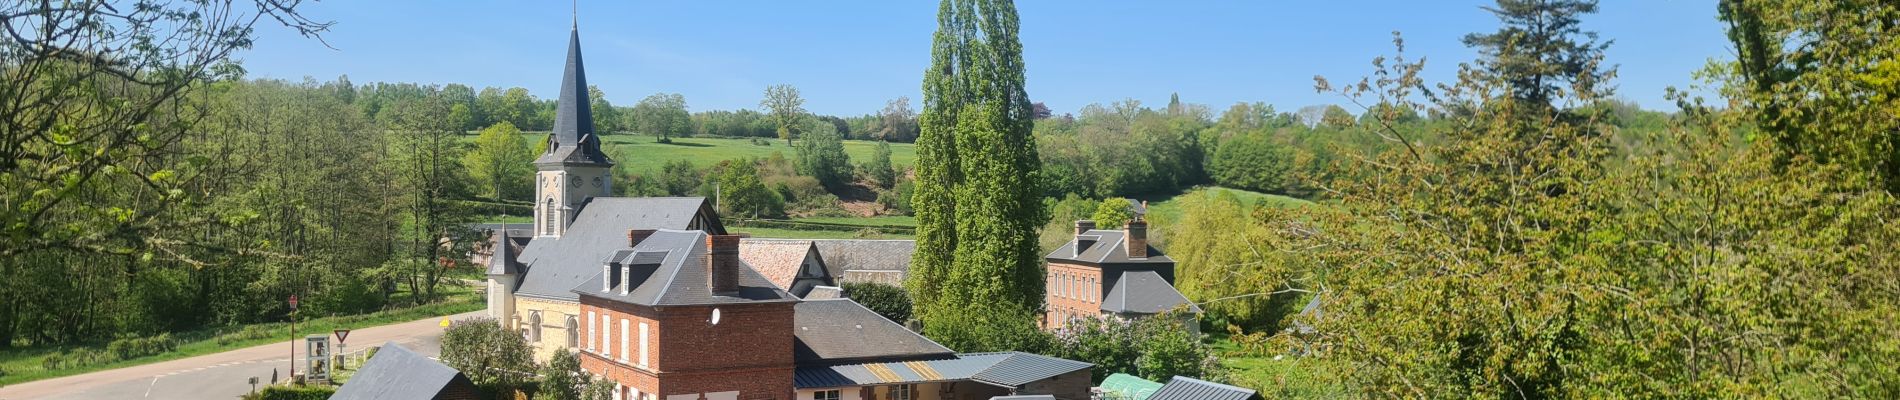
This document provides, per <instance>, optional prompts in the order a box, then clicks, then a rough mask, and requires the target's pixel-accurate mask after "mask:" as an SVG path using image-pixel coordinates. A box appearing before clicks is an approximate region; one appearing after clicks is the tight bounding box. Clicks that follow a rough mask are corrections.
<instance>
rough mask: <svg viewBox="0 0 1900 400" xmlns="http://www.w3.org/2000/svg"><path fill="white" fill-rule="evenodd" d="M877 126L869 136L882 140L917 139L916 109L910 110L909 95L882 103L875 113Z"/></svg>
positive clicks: (907, 140)
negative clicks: (882, 106)
mask: <svg viewBox="0 0 1900 400" xmlns="http://www.w3.org/2000/svg"><path fill="white" fill-rule="evenodd" d="M877 121H878V122H879V126H878V129H877V131H876V132H874V133H872V135H871V138H873V139H879V140H884V141H894V142H909V141H913V140H917V111H915V110H911V108H910V98H909V97H898V98H896V99H892V100H891V101H890V102H889V103H885V104H884V109H883V110H879V111H878V113H877Z"/></svg>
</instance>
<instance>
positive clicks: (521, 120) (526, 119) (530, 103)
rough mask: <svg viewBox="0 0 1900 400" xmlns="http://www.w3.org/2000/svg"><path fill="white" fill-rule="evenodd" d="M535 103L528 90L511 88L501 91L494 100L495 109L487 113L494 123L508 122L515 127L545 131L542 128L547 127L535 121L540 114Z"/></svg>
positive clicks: (539, 109)
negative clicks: (491, 115) (490, 114)
mask: <svg viewBox="0 0 1900 400" xmlns="http://www.w3.org/2000/svg"><path fill="white" fill-rule="evenodd" d="M537 103H538V101H537V100H535V98H534V95H533V94H529V93H528V89H526V88H519V87H513V88H508V89H507V90H506V91H503V92H502V93H501V97H499V98H497V99H496V104H494V107H495V108H494V109H490V110H487V112H490V113H493V114H494V120H495V122H501V121H508V122H509V123H512V124H515V126H516V127H520V128H524V129H528V130H543V131H544V130H547V129H545V128H544V127H546V126H547V125H545V124H541V123H538V122H537V121H536V120H537V119H539V117H538V116H537V114H540V113H541V107H540V105H539V104H537ZM537 128H542V129H537Z"/></svg>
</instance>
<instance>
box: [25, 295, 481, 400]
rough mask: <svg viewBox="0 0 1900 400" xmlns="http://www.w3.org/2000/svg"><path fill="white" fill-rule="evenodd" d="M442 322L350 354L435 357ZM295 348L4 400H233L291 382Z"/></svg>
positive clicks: (386, 329) (370, 340)
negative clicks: (377, 350)
mask: <svg viewBox="0 0 1900 400" xmlns="http://www.w3.org/2000/svg"><path fill="white" fill-rule="evenodd" d="M482 313H483V312H482V311H475V312H470V313H465V314H457V315H452V316H449V317H447V318H449V319H453V320H461V319H465V318H471V317H475V316H479V315H481V314H482ZM442 318H443V317H434V318H429V319H424V320H417V321H410V322H404V323H400V324H392V325H383V326H377V327H371V328H362V329H356V330H354V331H351V332H350V336H349V340H348V342H347V343H348V344H349V347H348V348H347V349H346V350H347V351H348V352H356V351H359V350H360V349H362V348H365V347H367V346H374V345H381V344H383V343H385V342H391V341H394V342H396V343H397V344H400V345H402V346H403V347H408V348H409V349H411V350H415V351H416V352H418V353H421V354H423V355H428V356H434V355H436V354H440V353H441V351H442V345H441V342H440V338H441V336H442V327H441V325H440V324H441V322H442ZM312 333H314V332H312ZM295 346H296V355H295V356H294V357H295V358H296V359H298V360H302V359H303V355H304V349H303V346H304V345H303V343H302V339H298V340H297V342H296V343H295ZM291 347H292V343H291V342H277V343H274V344H268V345H262V346H257V347H250V348H244V349H238V350H232V351H227V352H223V353H216V354H207V355H202V356H197V357H192V358H185V359H178V360H172V361H166V362H160V363H153V364H146V365H139V366H132V367H125V368H119V369H113V370H105V371H98V372H93V373H88V374H82V375H73V376H68V377H63V378H54V379H47V380H40V381H33V382H26V383H21V384H17V385H12V386H7V387H0V400H26V399H47V400H65V399H164V400H169V399H178V400H187V399H192V400H195V399H232V398H237V397H238V396H242V395H244V394H245V393H249V392H250V391H251V385H250V383H248V382H249V380H250V378H251V377H257V379H258V381H259V382H266V381H269V380H270V378H271V373H272V371H273V370H274V371H275V372H276V373H277V374H278V375H279V377H280V378H287V377H288V374H287V373H288V372H289V368H290V359H291V358H292V356H291V355H290V352H291ZM299 362H300V363H299V364H298V365H297V369H298V370H302V369H303V368H304V367H303V364H301V361H299ZM352 367H354V366H352Z"/></svg>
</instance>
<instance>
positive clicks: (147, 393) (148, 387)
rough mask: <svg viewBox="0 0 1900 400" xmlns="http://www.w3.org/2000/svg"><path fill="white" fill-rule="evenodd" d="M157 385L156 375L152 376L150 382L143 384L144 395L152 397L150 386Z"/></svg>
mask: <svg viewBox="0 0 1900 400" xmlns="http://www.w3.org/2000/svg"><path fill="white" fill-rule="evenodd" d="M153 386H158V377H156V376H154V377H152V383H150V384H147V385H145V397H152V387H153Z"/></svg>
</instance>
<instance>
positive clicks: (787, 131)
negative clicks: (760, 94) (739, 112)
mask: <svg viewBox="0 0 1900 400" xmlns="http://www.w3.org/2000/svg"><path fill="white" fill-rule="evenodd" d="M759 108H763V109H765V110H766V113H767V116H769V117H771V120H772V122H773V123H775V124H778V137H779V138H780V139H785V145H786V146H790V145H792V137H794V136H798V134H800V133H803V132H800V131H799V130H798V129H799V128H801V127H802V126H801V123H802V122H803V121H804V118H805V98H804V97H802V96H799V94H798V88H797V87H794V86H792V85H782V84H781V85H772V86H767V87H765V98H764V99H762V100H759Z"/></svg>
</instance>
